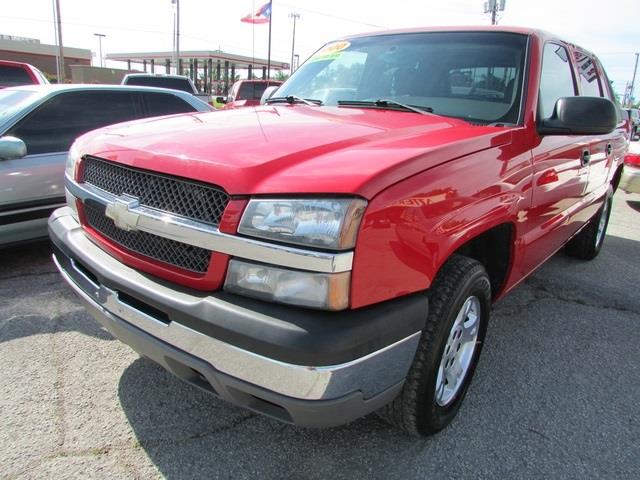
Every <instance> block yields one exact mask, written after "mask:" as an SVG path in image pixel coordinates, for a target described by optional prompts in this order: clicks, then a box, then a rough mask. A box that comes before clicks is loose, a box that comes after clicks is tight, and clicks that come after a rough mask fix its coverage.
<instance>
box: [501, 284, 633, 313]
mask: <svg viewBox="0 0 640 480" xmlns="http://www.w3.org/2000/svg"><path fill="white" fill-rule="evenodd" d="M524 286H528V287H530V288H531V290H532V293H533V298H532V299H530V300H529V301H527V302H524V303H520V304H517V305H512V306H505V307H503V308H501V307H497V308H496V310H495V314H496V315H512V314H514V313H517V312H519V311H520V310H522V309H526V308H528V307H530V306H531V305H533V304H535V303H537V302H539V301H542V300H549V299H552V300H558V301H559V302H564V303H570V304H574V305H581V306H583V307H590V308H597V309H601V310H613V311H614V312H620V313H631V314H634V315H640V311H639V310H633V309H631V308H627V307H623V306H621V305H606V304H601V303H595V302H589V301H587V300H584V299H582V298H578V297H571V296H568V295H562V294H561V293H558V292H557V291H554V290H552V289H551V288H550V287H548V286H547V285H546V284H544V283H542V282H541V281H540V280H536V279H533V278H530V279H527V280H526V281H525V282H524Z"/></svg>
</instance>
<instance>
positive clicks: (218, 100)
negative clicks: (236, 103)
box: [216, 95, 227, 103]
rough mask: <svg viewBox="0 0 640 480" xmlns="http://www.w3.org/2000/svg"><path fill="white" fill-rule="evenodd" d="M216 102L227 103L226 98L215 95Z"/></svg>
mask: <svg viewBox="0 0 640 480" xmlns="http://www.w3.org/2000/svg"><path fill="white" fill-rule="evenodd" d="M216 102H218V103H227V99H226V98H224V97H221V96H219V95H218V96H217V97H216Z"/></svg>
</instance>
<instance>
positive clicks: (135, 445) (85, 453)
mask: <svg viewBox="0 0 640 480" xmlns="http://www.w3.org/2000/svg"><path fill="white" fill-rule="evenodd" d="M256 417H258V414H256V413H251V412H250V413H247V414H246V415H243V416H241V417H239V418H236V419H234V420H232V421H231V422H230V423H228V424H226V425H221V426H219V427H216V428H214V429H212V430H208V431H205V432H199V433H194V434H192V435H188V436H186V437H183V438H177V439H173V438H163V439H152V440H138V441H134V442H125V443H112V444H107V445H103V446H100V447H92V448H84V449H75V450H74V449H70V450H67V449H64V448H59V449H57V450H56V451H54V452H52V453H51V454H49V455H46V456H44V457H42V458H38V459H36V460H33V461H31V462H29V463H28V464H27V465H26V466H25V467H24V468H23V469H22V470H21V471H20V472H19V473H18V474H16V475H15V476H14V477H13V478H20V477H22V476H23V475H24V474H25V473H26V472H28V471H29V470H31V469H33V468H35V467H37V466H38V465H40V464H42V463H43V462H46V461H48V460H55V459H58V458H67V457H100V456H103V455H108V454H110V453H112V452H115V451H121V452H124V451H127V450H140V449H142V450H145V451H146V450H147V449H148V448H151V447H156V446H160V445H164V444H173V445H180V444H184V443H187V442H190V441H191V440H198V439H200V438H205V437H209V436H213V435H217V434H219V433H223V432H226V431H229V430H233V429H235V428H237V427H239V426H240V425H242V424H244V423H245V422H247V421H249V420H251V419H253V418H256ZM63 441H64V439H63ZM61 446H62V445H61Z"/></svg>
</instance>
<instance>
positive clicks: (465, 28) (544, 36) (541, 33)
mask: <svg viewBox="0 0 640 480" xmlns="http://www.w3.org/2000/svg"><path fill="white" fill-rule="evenodd" d="M427 32H499V33H516V34H520V35H530V36H534V37H538V38H539V39H541V40H550V39H556V40H561V41H563V42H565V43H568V44H571V45H573V43H572V42H569V41H567V40H565V39H563V38H562V37H560V36H558V35H555V34H553V33H551V32H547V31H545V30H541V29H537V28H530V27H519V26H505V25H456V26H437V27H414V28H398V29H391V30H376V31H371V32H366V33H358V34H355V35H348V36H346V37H342V38H343V39H350V38H360V37H370V36H376V35H395V34H403V33H427ZM580 48H581V49H583V50H584V48H582V47H580Z"/></svg>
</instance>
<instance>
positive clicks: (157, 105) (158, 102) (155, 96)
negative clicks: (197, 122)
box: [142, 93, 196, 117]
mask: <svg viewBox="0 0 640 480" xmlns="http://www.w3.org/2000/svg"><path fill="white" fill-rule="evenodd" d="M142 95H143V97H144V102H145V104H146V106H147V115H148V116H150V117H158V116H160V115H172V114H174V113H186V112H195V111H196V109H195V108H194V107H192V106H191V105H189V104H188V103H187V102H185V101H184V100H182V99H181V98H179V97H177V96H176V95H171V94H168V93H143V94H142Z"/></svg>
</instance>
